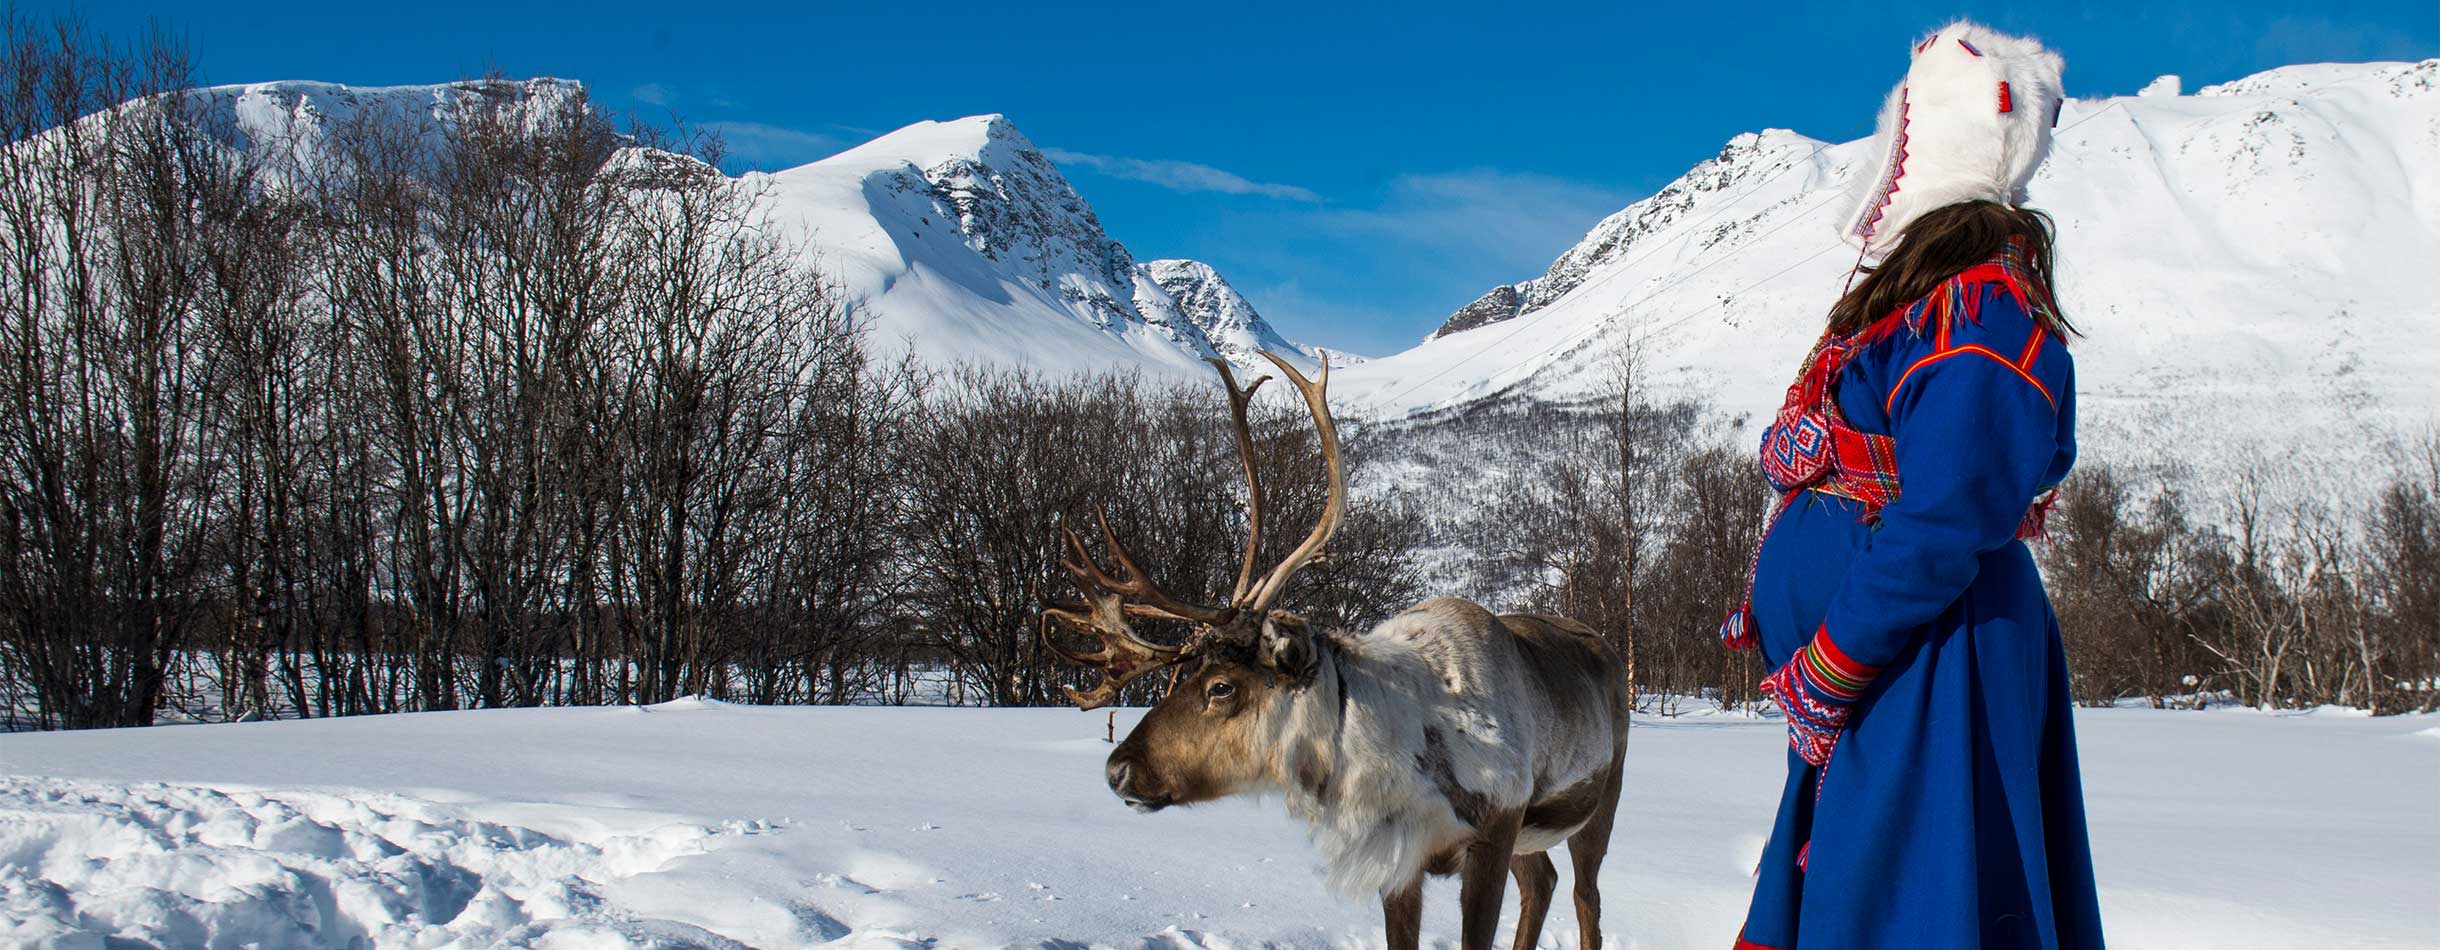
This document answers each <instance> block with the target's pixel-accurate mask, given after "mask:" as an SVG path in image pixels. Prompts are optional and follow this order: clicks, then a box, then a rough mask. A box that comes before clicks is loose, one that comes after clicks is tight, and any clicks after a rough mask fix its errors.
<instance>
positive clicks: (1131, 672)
mask: <svg viewBox="0 0 2440 950" xmlns="http://www.w3.org/2000/svg"><path fill="white" fill-rule="evenodd" d="M1262 355H1263V358H1265V359H1268V360H1270V361H1271V363H1272V364H1273V365H1275V366H1278V367H1279V369H1280V372H1282V373H1285V374H1286V375H1287V378H1288V381H1289V382H1291V383H1294V384H1295V385H1296V388H1297V389H1298V391H1299V392H1300V393H1302V394H1303V396H1304V399H1305V408H1306V409H1308V410H1309V411H1311V412H1312V414H1313V424H1314V427H1315V428H1316V429H1317V430H1318V432H1319V435H1320V437H1321V447H1322V463H1323V465H1324V467H1325V468H1327V469H1328V471H1329V475H1330V492H1329V497H1328V500H1327V501H1326V502H1325V503H1324V504H1323V507H1322V516H1321V518H1320V520H1319V521H1317V522H1316V523H1315V524H1314V526H1313V532H1312V533H1311V534H1308V535H1306V537H1305V541H1304V543H1303V544H1300V545H1297V547H1296V550H1294V551H1292V552H1289V554H1288V556H1287V558H1286V559H1285V560H1282V561H1280V562H1279V564H1278V565H1277V566H1275V567H1273V568H1272V569H1271V571H1270V573H1268V574H1265V575H1263V576H1262V577H1261V578H1260V579H1259V580H1257V579H1256V577H1255V570H1256V568H1257V562H1256V560H1255V559H1256V557H1257V552H1259V551H1260V550H1261V546H1262V509H1263V497H1262V483H1261V479H1260V478H1258V477H1257V476H1256V474H1255V467H1254V436H1253V431H1252V428H1251V426H1250V425H1249V424H1248V422H1247V407H1248V405H1249V403H1250V402H1251V400H1252V399H1253V395H1254V390H1256V389H1258V388H1260V387H1261V386H1262V384H1263V382H1264V381H1265V380H1267V379H1269V377H1267V376H1266V377H1258V378H1256V379H1255V380H1254V381H1253V383H1251V384H1249V385H1246V386H1243V387H1240V386H1238V385H1237V377H1236V374H1235V373H1232V372H1230V371H1229V367H1228V364H1227V363H1225V362H1222V361H1220V360H1210V361H1209V362H1210V363H1211V364H1212V365H1213V366H1215V367H1218V368H1219V370H1220V379H1221V382H1223V383H1225V384H1226V385H1227V386H1228V394H1229V411H1230V414H1231V416H1232V420H1233V422H1234V423H1235V433H1236V438H1237V453H1238V455H1239V457H1240V458H1241V459H1242V460H1243V461H1244V468H1245V480H1246V490H1247V493H1248V497H1249V499H1250V503H1249V505H1248V507H1247V517H1246V542H1245V556H1244V558H1243V559H1242V562H1241V565H1240V567H1239V568H1238V571H1237V584H1236V588H1235V590H1234V591H1233V592H1232V593H1231V594H1230V595H1229V601H1228V604H1227V606H1224V607H1206V606H1201V605H1197V604H1189V603H1186V602H1184V601H1181V600H1178V599H1177V598H1174V597H1171V596H1169V595H1168V594H1167V593H1164V592H1162V590H1161V589H1160V587H1159V586H1158V585H1156V584H1154V583H1153V582H1152V580H1151V579H1150V578H1149V577H1147V576H1146V575H1145V574H1144V571H1143V569H1142V568H1140V567H1138V566H1137V565H1136V563H1135V559H1134V557H1133V556H1131V555H1129V554H1128V553H1127V549H1126V547H1125V546H1124V545H1122V544H1120V543H1119V540H1118V534H1117V533H1116V532H1114V531H1112V530H1111V529H1110V522H1109V520H1108V519H1107V518H1101V519H1097V520H1098V521H1099V523H1100V527H1101V538H1102V547H1103V548H1104V549H1105V550H1107V551H1108V552H1109V556H1110V557H1111V559H1113V560H1115V561H1116V562H1117V564H1118V570H1117V573H1116V574H1115V575H1113V574H1112V573H1110V572H1108V571H1104V570H1103V569H1102V567H1101V563H1100V562H1099V561H1097V560H1095V559H1094V557H1093V555H1092V552H1090V551H1087V550H1086V549H1085V544H1084V539H1083V538H1081V537H1079V536H1077V534H1076V532H1075V530H1074V529H1065V534H1066V538H1067V547H1068V553H1069V558H1068V559H1067V560H1066V561H1064V562H1062V565H1061V566H1062V567H1065V568H1066V569H1067V572H1068V575H1069V576H1070V577H1071V578H1073V579H1074V580H1075V582H1076V588H1077V590H1078V591H1079V592H1081V593H1082V594H1083V595H1084V600H1083V601H1082V602H1081V603H1076V604H1063V605H1058V606H1054V607H1051V608H1049V609H1046V610H1044V611H1043V616H1044V617H1046V618H1048V619H1049V620H1051V621H1052V622H1053V624H1052V625H1053V626H1058V627H1064V628H1066V629H1068V630H1071V631H1074V632H1077V633H1082V634H1086V635H1088V636H1092V637H1094V638H1096V639H1098V640H1099V641H1100V642H1101V647H1100V648H1099V649H1097V650H1094V651H1091V652H1078V651H1073V650H1069V649H1067V648H1065V647H1063V646H1060V645H1059V644H1058V642H1057V641H1055V640H1053V639H1051V638H1050V636H1049V634H1050V627H1049V626H1046V627H1045V628H1044V631H1043V633H1044V642H1045V643H1046V644H1048V645H1049V646H1050V648H1051V650H1052V651H1053V652H1056V653H1058V654H1059V655H1061V656H1064V657H1066V658H1067V659H1068V660H1070V661H1072V662H1075V663H1079V664H1083V665H1086V666H1092V667H1098V668H1100V670H1101V673H1102V675H1101V682H1099V683H1097V684H1095V685H1094V687H1093V688H1092V689H1089V690H1074V689H1071V690H1069V691H1068V698H1069V699H1071V700H1073V701H1075V703H1076V705H1077V706H1079V707H1081V708H1084V709H1097V708H1100V707H1102V706H1107V705H1109V704H1110V703H1112V702H1114V701H1116V699H1117V697H1118V692H1119V690H1120V689H1121V688H1123V687H1125V686H1126V685H1127V684H1128V683H1130V682H1133V681H1134V680H1136V679H1138V678H1140V677H1143V676H1145V675H1148V674H1151V673H1153V672H1155V671H1159V670H1163V669H1167V670H1170V671H1172V672H1171V677H1172V679H1171V683H1172V686H1171V688H1170V690H1169V693H1168V695H1167V696H1165V697H1163V698H1162V699H1161V701H1160V702H1159V703H1157V704H1155V705H1154V706H1153V708H1152V711H1151V712H1149V713H1146V714H1145V715H1144V719H1143V721H1142V722H1140V723H1138V724H1137V725H1136V727H1135V730H1134V731H1133V732H1131V733H1129V734H1128V735H1127V740H1126V741H1125V742H1122V743H1120V744H1119V746H1118V749H1117V750H1116V751H1113V752H1111V753H1110V761H1109V770H1108V771H1109V780H1110V790H1111V791H1113V792H1116V793H1118V797H1119V798H1120V799H1122V800H1124V801H1125V802H1126V803H1127V804H1128V805H1129V806H1131V807H1133V808H1135V809H1136V810H1138V811H1157V810H1159V809H1162V808H1165V807H1168V806H1170V805H1182V804H1190V803H1193V802H1201V801H1210V800H1212V799H1215V798H1223V797H1226V796H1228V795H1232V794H1235V793H1237V792H1240V791H1245V790H1247V789H1249V788H1251V787H1253V786H1254V785H1255V784H1256V783H1258V782H1260V781H1261V780H1262V778H1263V776H1264V774H1265V771H1266V764H1267V759H1268V758H1269V756H1268V753H1267V751H1266V750H1265V749H1264V748H1263V747H1262V746H1263V744H1262V740H1261V737H1262V736H1263V734H1264V733H1263V731H1262V730H1261V728H1260V724H1261V722H1262V719H1263V717H1264V716H1266V715H1269V714H1271V713H1272V711H1273V709H1274V707H1275V705H1276V700H1278V699H1280V698H1281V697H1282V696H1283V695H1284V694H1285V693H1286V691H1290V690H1295V689H1301V688H1303V687H1304V686H1305V685H1306V684H1307V683H1309V682H1311V680H1312V674H1313V670H1314V664H1315V657H1316V646H1315V643H1314V640H1313V634H1312V632H1311V631H1309V630H1308V629H1307V628H1306V625H1305V622H1304V620H1303V619H1302V618H1299V617H1297V616H1296V615H1294V614H1290V613H1287V612H1285V611H1280V610H1274V609H1273V605H1274V604H1275V603H1276V602H1277V601H1278V599H1279V595H1280V593H1281V592H1282V591H1284V590H1286V589H1287V586H1288V581H1289V579H1290V578H1292V577H1294V576H1295V574H1296V572H1297V570H1298V569H1299V568H1302V567H1304V566H1305V565H1306V564H1307V563H1309V562H1311V561H1312V560H1313V559H1314V558H1315V557H1317V556H1319V555H1320V554H1321V552H1322V546H1323V545H1325V544H1327V543H1329V541H1330V535H1331V534H1332V533H1333V532H1335V531H1337V530H1338V526H1339V519H1340V517H1341V516H1342V515H1343V514H1345V512H1346V509H1347V482H1346V474H1345V471H1344V468H1343V467H1342V466H1341V464H1340V461H1339V439H1338V429H1337V427H1336V426H1335V425H1333V424H1332V422H1331V418H1330V407H1329V404H1328V397H1327V396H1326V394H1325V392H1324V387H1326V386H1327V385H1328V384H1329V382H1330V365H1329V362H1328V360H1327V359H1325V360H1324V361H1323V364H1322V368H1321V372H1320V373H1319V374H1318V376H1317V378H1315V379H1312V380H1307V379H1306V378H1305V377H1304V374H1302V373H1299V372H1297V371H1296V368H1295V367H1293V366H1290V365H1288V363H1287V361H1285V360H1282V359H1280V358H1279V357H1277V356H1273V355H1272V354H1269V353H1264V354H1262ZM1130 617H1136V618H1144V617H1149V618H1157V619H1161V620H1174V621H1182V622H1184V623H1186V624H1188V625H1189V626H1190V627H1191V628H1192V630H1193V631H1194V632H1193V634H1192V635H1191V636H1189V637H1188V638H1187V640H1186V642H1184V643H1183V644H1180V645H1177V646H1167V645H1162V644H1157V643H1152V642H1150V641H1147V640H1145V639H1143V638H1142V637H1139V636H1137V635H1136V633H1135V630H1134V628H1133V627H1132V626H1131V625H1130V624H1129V623H1128V618H1130Z"/></svg>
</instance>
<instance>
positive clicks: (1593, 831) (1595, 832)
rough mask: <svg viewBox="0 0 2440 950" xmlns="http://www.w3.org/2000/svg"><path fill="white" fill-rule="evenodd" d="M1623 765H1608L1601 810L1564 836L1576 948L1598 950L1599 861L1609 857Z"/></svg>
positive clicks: (1617, 762) (1619, 763)
mask: <svg viewBox="0 0 2440 950" xmlns="http://www.w3.org/2000/svg"><path fill="white" fill-rule="evenodd" d="M1626 772H1627V770H1626V768H1625V762H1624V759H1623V757H1622V759H1621V760H1619V761H1614V762H1612V763H1610V781H1609V787H1608V788H1607V789H1606V790H1604V791H1603V792H1602V795H1603V796H1604V797H1603V799H1602V802H1601V807H1600V808H1598V809H1595V810H1594V811H1593V817H1592V818H1590V819H1588V820H1586V821H1585V823H1584V827H1582V828H1579V829H1577V830H1576V833H1575V834H1572V835H1569V836H1567V859H1568V862H1569V863H1570V864H1572V865H1574V866H1575V869H1576V887H1575V896H1576V928H1577V934H1578V936H1579V939H1580V941H1581V942H1580V943H1579V944H1578V945H1579V946H1581V947H1583V948H1584V950H1601V859H1602V857H1603V856H1605V855H1607V854H1609V853H1610V827H1611V826H1612V825H1614V824H1616V823H1617V821H1618V788H1619V785H1620V781H1621V779H1623V778H1624V777H1625V776H1626Z"/></svg>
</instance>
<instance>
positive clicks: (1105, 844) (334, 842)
mask: <svg viewBox="0 0 2440 950" xmlns="http://www.w3.org/2000/svg"><path fill="white" fill-rule="evenodd" d="M1138 714H1140V711H1133V710H1130V711H1125V712H1122V713H1121V716H1122V719H1127V720H1131V719H1132V718H1133V717H1134V716H1136V715H1138ZM2435 721H2440V718H2435V717H2431V716H2409V717H2396V718H2387V719H2372V718H2368V717H2364V716H2362V715H2360V714H2355V713H2349V712H2346V711H2339V710H2322V711H2317V712H2314V713H2310V714H2275V715H2274V714H2263V713H2257V712H2251V711H2243V710H2226V711H2211V712H2202V713H2196V712H2157V711H2152V710H2147V709H2110V710H2087V711H2084V712H2082V713H2080V714H2079V716H2078V728H2079V731H2080V733H2081V738H2082V742H2083V746H2084V756H2083V761H2084V768H2085V784H2086V789H2087V797H2088V800H2089V802H2090V809H2091V813H2092V821H2093V827H2094V845H2095V851H2096V854H2097V857H2098V859H2099V861H2100V865H2101V879H2102V901H2103V907H2104V913H2105V919H2106V920H2107V923H2108V926H2109V928H2110V932H2111V938H2112V942H2113V944H2114V945H2117V946H2123V947H2138V948H2179V947H2214V948H2225V947H2297V948H2307V947H2312V948H2318V947H2360V948H2383V947H2428V946H2432V945H2433V943H2434V941H2435V939H2436V938H2440V919H2436V914H2435V911H2434V907H2435V906H2440V904H2435V902H2434V898H2435V897H2440V862H2435V861H2433V859H2432V858H2431V855H2432V854H2434V853H2436V852H2440V812H2436V810H2435V808H2434V799H2433V788H2434V783H2433V781H2432V780H2433V779H2434V777H2435V776H2440V726H2435V725H2433V723H2434V722H2435ZM1129 724H1130V723H1129V722H1126V721H1122V722H1121V723H1120V724H1119V725H1120V728H1121V729H1124V728H1126V727H1127V726H1128V725H1129ZM1101 734H1102V717H1100V716H1097V715H1081V714H1077V713H1074V712H1072V711H1067V710H959V709H841V708H809V707H785V708H756V707H737V706H728V705H724V704H720V703H713V702H706V701H701V700H681V701H679V702H677V703H671V704H665V705H662V706H653V707H644V708H609V709H556V710H493V711H484V712H465V713H433V714H418V715H404V716H381V717H363V718H355V719H340V720H317V721H297V722H273V723H251V724H239V725H207V726H171V727H156V728H152V729H139V730H117V731H107V732H85V733H53V734H37V735H11V736H4V737H0V773H5V774H0V946H12V947H14V946H33V947H77V948H85V947H92V948H101V947H137V946H148V945H149V946H156V947H201V946H214V947H219V946H230V947H234V946H241V945H251V946H258V947H266V948H277V947H350V946H374V947H416V948H440V947H525V946H531V947H541V948H595V947H600V948H619V947H668V948H732V947H759V948H791V947H826V948H867V947H1060V948H1083V947H1124V948H1138V947H1143V948H1156V947H1157V948H1172V947H1211V948H1235V947H1265V946H1282V947H1310V946H1353V947H1376V946H1380V945H1381V944H1382V940H1383V935H1382V932H1381V929H1380V921H1379V917H1378V911H1377V909H1375V908H1373V907H1370V906H1361V905H1359V904H1356V903H1350V902H1344V901H1339V900H1336V899H1334V898H1332V897H1330V896H1328V895H1327V894H1325V893H1324V892H1323V891H1322V889H1321V887H1320V883H1319V876H1318V873H1317V871H1316V870H1315V868H1314V862H1313V859H1312V857H1311V853H1310V851H1309V850H1308V849H1307V847H1306V846H1305V843H1304V841H1303V834H1302V831H1301V830H1300V829H1299V828H1297V827H1296V826H1295V825H1293V824H1292V823H1290V822H1289V821H1288V819H1287V818H1286V817H1285V816H1284V815H1283V814H1281V809H1280V807H1279V805H1278V804H1277V802H1275V801H1247V802H1232V803H1224V804H1219V805H1213V806H1205V807H1199V808H1193V809H1185V810H1173V811H1171V812H1166V813H1163V814H1161V815H1157V816H1140V815H1134V814H1131V813H1129V812H1127V811H1126V810H1125V809H1124V808H1123V807H1121V806H1120V805H1118V803H1117V802H1116V801H1115V800H1113V799H1112V798H1111V797H1110V795H1109V792H1108V791H1107V790H1106V789H1104V788H1102V787H1101V775H1100V773H1101V769H1100V760H1101V758H1102V756H1103V755H1105V754H1106V752H1107V749H1108V746H1107V745H1105V744H1104V743H1103V742H1102V740H1101ZM1782 748H1783V746H1782V744H1781V731H1780V726H1779V724H1778V723H1777V722H1776V721H1772V720H1757V719H1750V718H1745V717H1741V716H1725V715H1719V714H1695V715H1689V716H1685V717H1681V718H1677V719H1643V720H1639V721H1638V723H1637V727H1636V733H1635V737H1634V740H1633V746H1632V748H1631V749H1630V751H1629V755H1628V770H1629V774H1628V786H1627V790H1626V799H1625V804H1624V808H1623V811H1622V813H1621V817H1620V823H1619V831H1618V839H1619V840H1618V841H1617V843H1616V844H1615V845H1614V847H1613V850H1612V851H1611V853H1610V858H1609V861H1608V863H1607V864H1606V865H1605V867H1604V870H1603V875H1602V877H1603V891H1604V897H1605V903H1606V905H1607V907H1608V913H1607V914H1606V919H1605V925H1606V929H1607V933H1608V934H1609V937H1610V939H1609V941H1608V943H1609V945H1610V946H1612V947H1620V948H1678V947H1714V946H1720V945H1724V944H1725V942H1726V940H1727V937H1728V936H1729V935H1730V934H1733V932H1734V931H1735V928H1736V924H1737V921H1738V919H1739V917H1740V916H1741V915H1742V911H1743V907H1744V902H1745V897H1746V893H1747V889H1748V888H1749V887H1750V886H1751V885H1750V878H1749V877H1748V874H1749V873H1750V871H1751V870H1752V868H1753V863H1754V861H1755V860H1756V858H1757V856H1758V855H1759V854H1760V852H1761V848H1762V840H1761V835H1762V832H1763V831H1764V829H1765V828H1766V827H1767V824H1768V821H1769V814H1770V812H1771V810H1772V807H1773V805H1774V798H1775V796H1776V794H1777V790H1778V787H1779V781H1778V770H1779V768H1780V767H1781V763H1782V762H1783V761H1784V758H1783V755H1784V753H1783V752H1782ZM1561 866H1562V867H1564V866H1565V862H1564V861H1562V862H1561ZM1455 896H1456V895H1455V885H1454V884H1453V883H1450V882H1447V881H1438V882H1435V883H1434V885H1433V887H1432V888H1431V891H1430V893H1429V895H1428V897H1427V902H1428V911H1427V916H1426V933H1427V940H1426V944H1427V946H1434V947H1447V946H1452V945H1453V944H1454V939H1455V930H1456V924H1457V919H1456V908H1455ZM1507 910H1508V913H1509V914H1510V915H1511V920H1513V914H1514V913H1515V901H1514V899H1513V896H1512V897H1511V899H1510V900H1509V901H1508V908H1507ZM1552 918H1553V919H1552V927H1551V936H1549V937H1546V938H1545V940H1544V944H1543V945H1544V946H1549V947H1557V946H1561V945H1568V946H1572V945H1573V942H1574V936H1573V934H1574V925H1573V923H1572V920H1571V919H1570V911H1569V907H1568V902H1567V901H1565V900H1561V901H1559V902H1558V906H1557V907H1556V908H1554V910H1553V912H1552ZM1503 945H1504V944H1503Z"/></svg>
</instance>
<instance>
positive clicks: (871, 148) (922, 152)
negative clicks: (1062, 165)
mask: <svg viewBox="0 0 2440 950" xmlns="http://www.w3.org/2000/svg"><path fill="white" fill-rule="evenodd" d="M958 159H966V160H970V161H975V162H979V163H981V164H984V165H990V166H994V167H999V166H1005V165H1009V164H1040V165H1043V166H1046V167H1047V166H1048V165H1049V164H1050V163H1049V161H1048V160H1047V159H1044V158H1042V150H1041V149H1038V148H1035V147H1034V143H1033V140H1032V139H1028V138H1026V137H1025V133H1023V132H1019V131H1017V124H1016V123H1014V122H1010V121H1008V117H1007V116H1004V115H1001V114H999V113H996V112H995V113H989V114H986V115H970V116H966V117H965V118H962V119H947V120H941V121H933V120H928V119H927V120H925V121H922V122H917V123H915V124H913V125H910V126H907V127H905V128H902V129H899V130H897V131H894V132H890V133H888V134H886V135H883V136H881V137H879V138H876V139H873V140H872V141H870V142H866V143H864V144H862V145H858V146H856V147H855V148H851V149H848V150H847V151H844V152H840V153H839V154H837V155H833V156H831V157H829V158H826V159H823V160H822V161H821V162H820V163H818V164H824V165H831V166H834V167H835V166H842V165H861V166H868V167H869V166H880V165H895V164H900V163H904V164H908V165H913V166H915V167H917V168H925V169H929V168H935V167H938V166H940V165H941V164H943V163H946V162H950V161H955V160H958Z"/></svg>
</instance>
